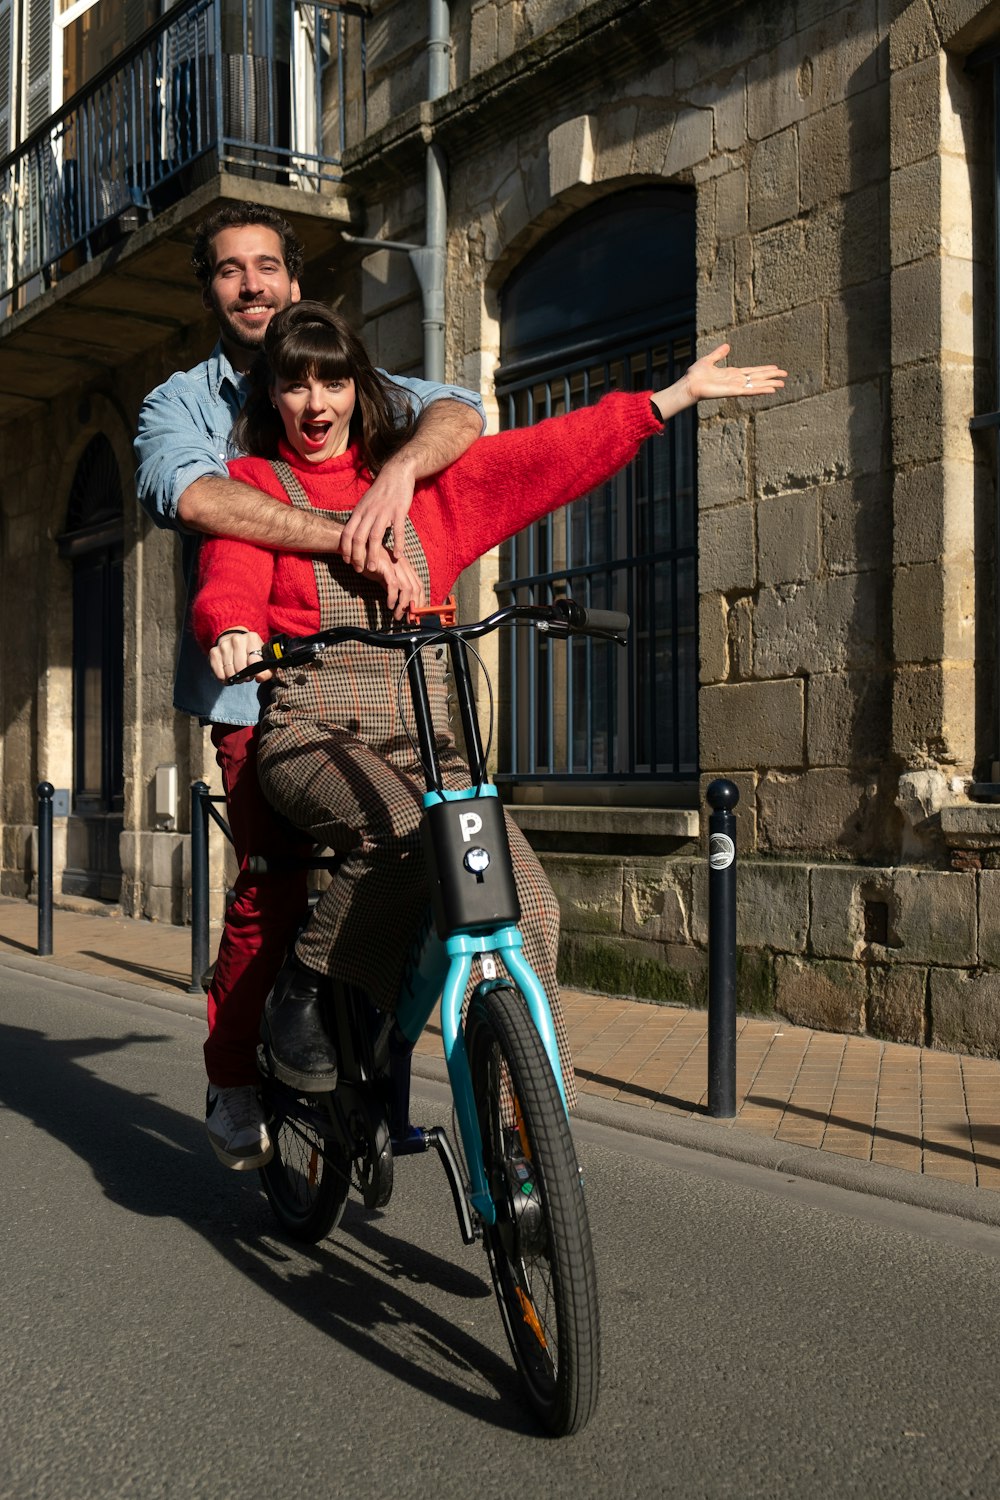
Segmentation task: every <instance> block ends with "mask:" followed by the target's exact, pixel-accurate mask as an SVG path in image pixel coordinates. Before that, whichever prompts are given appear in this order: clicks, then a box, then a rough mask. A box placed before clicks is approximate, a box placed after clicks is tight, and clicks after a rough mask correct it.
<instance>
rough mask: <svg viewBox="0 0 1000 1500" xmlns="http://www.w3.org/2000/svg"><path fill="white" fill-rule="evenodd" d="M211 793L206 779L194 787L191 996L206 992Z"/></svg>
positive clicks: (192, 815)
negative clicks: (203, 987)
mask: <svg viewBox="0 0 1000 1500" xmlns="http://www.w3.org/2000/svg"><path fill="white" fill-rule="evenodd" d="M210 797H211V792H210V791H209V788H208V784H207V783H206V782H204V781H196V782H194V784H193V785H192V787H191V983H190V984H189V985H188V994H189V995H200V994H201V993H202V987H201V976H202V975H203V974H204V972H205V970H206V969H207V968H208V813H209V799H210Z"/></svg>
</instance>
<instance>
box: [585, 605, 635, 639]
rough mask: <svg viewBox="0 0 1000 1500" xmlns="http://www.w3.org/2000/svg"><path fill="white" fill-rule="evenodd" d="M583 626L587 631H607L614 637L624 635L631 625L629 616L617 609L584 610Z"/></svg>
mask: <svg viewBox="0 0 1000 1500" xmlns="http://www.w3.org/2000/svg"><path fill="white" fill-rule="evenodd" d="M584 614H585V616H586V619H585V620H584V622H583V623H584V625H585V626H586V627H587V628H588V629H589V630H607V631H611V632H613V633H614V634H615V635H624V633H625V631H626V630H628V628H629V626H630V625H631V623H632V620H631V617H630V616H629V615H626V614H623V613H622V611H621V610H618V609H585V610H584Z"/></svg>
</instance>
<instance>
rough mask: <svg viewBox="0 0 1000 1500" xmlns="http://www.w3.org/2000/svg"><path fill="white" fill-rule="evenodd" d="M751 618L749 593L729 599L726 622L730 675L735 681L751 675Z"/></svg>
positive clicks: (751, 608)
mask: <svg viewBox="0 0 1000 1500" xmlns="http://www.w3.org/2000/svg"><path fill="white" fill-rule="evenodd" d="M753 618H754V604H753V599H752V597H751V596H750V595H749V594H744V596H743V597H742V598H739V599H733V600H732V601H731V603H730V605H729V618H728V620H727V622H726V623H727V634H728V636H729V662H730V675H731V676H732V678H733V680H734V681H736V682H745V681H746V680H747V678H749V677H752V676H753Z"/></svg>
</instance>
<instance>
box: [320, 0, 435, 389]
mask: <svg viewBox="0 0 1000 1500" xmlns="http://www.w3.org/2000/svg"><path fill="white" fill-rule="evenodd" d="M427 32H428V35H427V100H428V102H431V101H433V100H434V99H440V98H441V97H442V95H444V94H446V93H447V92H448V84H449V81H450V80H449V60H450V58H451V17H450V14H449V10H448V0H430V14H429V20H428V28H427ZM425 191H426V229H425V243H424V244H423V245H411V244H409V243H408V242H407V241H405V240H371V239H363V238H361V237H360V236H359V235H356V234H347V233H346V232H344V233H342V238H343V239H345V240H347V241H348V242H349V243H350V244H352V245H369V246H371V248H372V249H374V250H402V251H405V253H406V254H407V255H408V256H409V257H410V264H411V265H412V267H413V270H414V274H415V275H416V278H417V281H418V283H419V285H420V292H421V296H422V298H423V314H424V315H423V329H424V379H425V380H436V381H443V380H444V266H445V239H446V236H447V230H448V205H447V198H446V191H445V163H444V152H443V151H442V150H441V147H440V146H439V145H438V144H437V142H436V141H433V140H431V141H430V142H429V143H428V146H427V166H426V189H425Z"/></svg>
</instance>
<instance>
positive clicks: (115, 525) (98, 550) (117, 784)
mask: <svg viewBox="0 0 1000 1500" xmlns="http://www.w3.org/2000/svg"><path fill="white" fill-rule="evenodd" d="M59 554H60V556H61V557H66V558H69V559H70V561H71V562H72V565H73V762H74V764H73V772H74V775H73V782H74V784H73V811H74V813H75V814H76V815H78V816H81V817H87V816H92V815H94V814H104V813H117V812H120V811H121V809H122V805H123V790H124V786H123V778H122V700H123V685H124V665H123V640H124V609H123V588H122V568H123V554H124V546H123V533H122V486H121V475H120V473H119V470H118V461H117V459H116V458H115V455H114V452H113V450H112V447H111V444H110V443H109V442H108V440H107V438H105V437H104V436H102V435H101V434H100V433H99V434H98V435H97V436H96V437H94V438H92V439H91V441H90V442H89V443H88V444H87V447H86V448H85V449H84V452H83V455H82V457H81V459H80V462H79V464H78V465H77V470H76V475H75V477H74V479H73V487H72V489H71V491H70V498H69V509H68V513H67V517H66V530H65V532H64V533H63V535H62V536H61V537H60V538H59ZM114 855H115V857H117V849H115V850H114Z"/></svg>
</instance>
